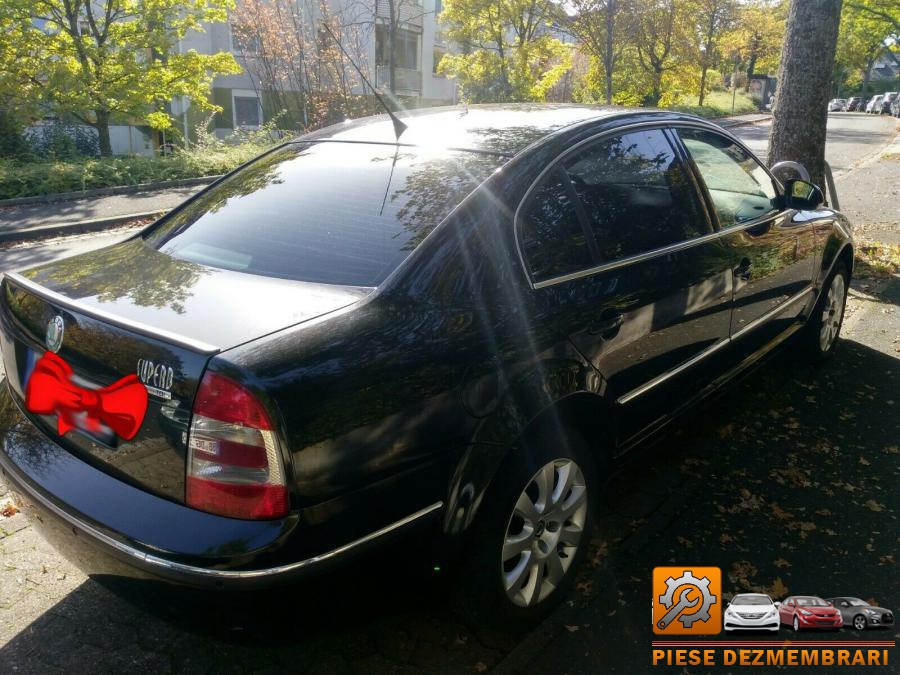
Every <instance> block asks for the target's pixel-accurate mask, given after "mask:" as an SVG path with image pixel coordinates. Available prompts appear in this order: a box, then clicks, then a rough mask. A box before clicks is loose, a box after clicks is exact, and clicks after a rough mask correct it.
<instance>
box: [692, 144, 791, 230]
mask: <svg viewBox="0 0 900 675" xmlns="http://www.w3.org/2000/svg"><path fill="white" fill-rule="evenodd" d="M678 135H679V136H680V137H681V140H682V142H683V143H684V145H685V147H687V149H688V152H689V153H690V154H691V158H692V159H693V160H694V163H695V164H696V165H697V169H698V170H699V171H700V175H701V176H702V177H703V181H704V182H705V183H706V187H707V189H708V190H709V194H710V197H711V198H712V201H713V206H714V208H715V211H716V215H717V216H718V218H719V225H720V226H721V227H722V228H726V227H731V226H732V225H740V224H741V223H746V222H749V221H751V220H756V219H757V218H760V217H761V216H765V215H767V214H770V213H773V212H774V211H777V210H778V192H777V190H776V189H775V185H774V184H773V183H772V179H771V177H770V176H769V174H768V173H766V170H765V169H763V167H762V166H761V165H760V164H759V162H757V161H756V159H755V158H754V157H753V156H752V155H750V154H748V153H747V152H745V151H744V150H743V149H742V148H741V147H740V146H739V145H736V144H735V143H733V142H732V141H730V140H728V139H727V138H725V137H724V136H720V135H718V134H715V133H712V132H709V131H702V130H698V129H679V130H678Z"/></svg>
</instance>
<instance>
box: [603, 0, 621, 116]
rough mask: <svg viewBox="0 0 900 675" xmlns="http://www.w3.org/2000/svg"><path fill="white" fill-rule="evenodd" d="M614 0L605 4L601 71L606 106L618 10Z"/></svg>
mask: <svg viewBox="0 0 900 675" xmlns="http://www.w3.org/2000/svg"><path fill="white" fill-rule="evenodd" d="M617 4H618V3H616V1H615V0H609V1H608V2H607V3H606V50H605V53H604V54H603V70H604V71H605V73H604V74H605V75H606V105H611V104H612V95H613V66H614V65H615V60H616V53H615V29H616V10H617V9H618V7H617Z"/></svg>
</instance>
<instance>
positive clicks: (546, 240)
mask: <svg viewBox="0 0 900 675" xmlns="http://www.w3.org/2000/svg"><path fill="white" fill-rule="evenodd" d="M520 223H521V224H520V237H521V242H522V255H523V256H524V258H525V261H526V264H527V266H528V271H529V272H530V273H531V277H532V279H534V280H535V281H545V280H547V279H552V278H554V277H559V276H563V275H566V274H571V273H573V272H578V271H580V270H583V269H586V268H588V267H590V266H591V265H592V263H593V259H592V257H591V253H590V249H589V248H588V244H587V241H586V238H585V230H584V228H583V227H582V223H581V221H580V220H579V217H578V212H577V211H576V207H575V195H574V192H573V191H572V188H571V185H570V184H569V179H568V178H567V177H566V175H565V174H564V173H563V172H562V171H561V170H559V169H557V170H554V171H552V172H551V173H550V174H549V175H548V176H547V177H546V178H545V179H544V181H543V183H542V184H541V187H540V188H538V190H537V191H536V192H535V193H534V194H533V196H532V197H531V198H530V199H529V200H528V202H527V203H526V205H525V208H524V210H523V213H522V217H521V220H520Z"/></svg>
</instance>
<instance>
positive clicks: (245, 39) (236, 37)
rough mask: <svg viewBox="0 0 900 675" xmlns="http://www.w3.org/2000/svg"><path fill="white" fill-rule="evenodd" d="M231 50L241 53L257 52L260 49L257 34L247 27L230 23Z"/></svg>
mask: <svg viewBox="0 0 900 675" xmlns="http://www.w3.org/2000/svg"><path fill="white" fill-rule="evenodd" d="M230 28H231V51H233V52H239V53H241V54H258V53H259V51H260V42H259V35H258V34H256V33H251V32H250V30H249V29H247V30H242V29H241V28H240V27H237V26H234V25H231V26H230Z"/></svg>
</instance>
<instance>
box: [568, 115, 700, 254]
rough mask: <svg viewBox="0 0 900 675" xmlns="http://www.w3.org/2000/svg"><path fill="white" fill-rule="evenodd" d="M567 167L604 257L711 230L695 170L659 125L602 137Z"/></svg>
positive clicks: (571, 159) (581, 152)
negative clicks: (692, 171)
mask: <svg viewBox="0 0 900 675" xmlns="http://www.w3.org/2000/svg"><path fill="white" fill-rule="evenodd" d="M565 169H566V172H567V173H568V174H569V177H570V178H571V180H572V185H573V186H574V187H575V191H576V192H577V194H578V197H579V198H580V200H581V202H582V205H583V206H584V212H585V215H586V217H587V220H588V224H589V226H590V228H591V231H592V233H593V235H594V239H595V241H596V242H597V246H598V248H599V250H600V254H601V257H602V258H603V260H604V261H612V260H617V259H620V258H625V257H628V256H632V255H636V254H638V253H644V252H646V251H652V250H653V249H657V248H661V247H663V246H666V245H668V244H674V243H676V242H679V241H683V240H685V239H691V238H693V237H697V236H700V235H702V234H707V233H708V226H707V223H706V217H705V215H704V213H703V210H702V209H701V207H700V205H699V202H698V197H697V193H696V190H695V188H694V185H693V183H692V182H691V179H690V176H689V174H688V172H687V171H686V169H685V167H684V166H683V164H682V163H681V162H680V161H679V160H678V158H677V157H676V155H675V152H674V151H673V149H672V146H671V145H670V144H669V142H668V140H667V139H666V137H665V134H663V132H662V131H661V130H659V129H650V130H647V131H636V132H633V133H629V134H624V135H622V136H619V137H616V138H611V139H607V140H603V141H600V142H598V143H596V144H594V145H591V146H589V147H588V148H586V149H584V150H582V151H580V152H578V153H576V154H575V155H573V156H572V157H569V158H568V159H567V160H566V161H565Z"/></svg>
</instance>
